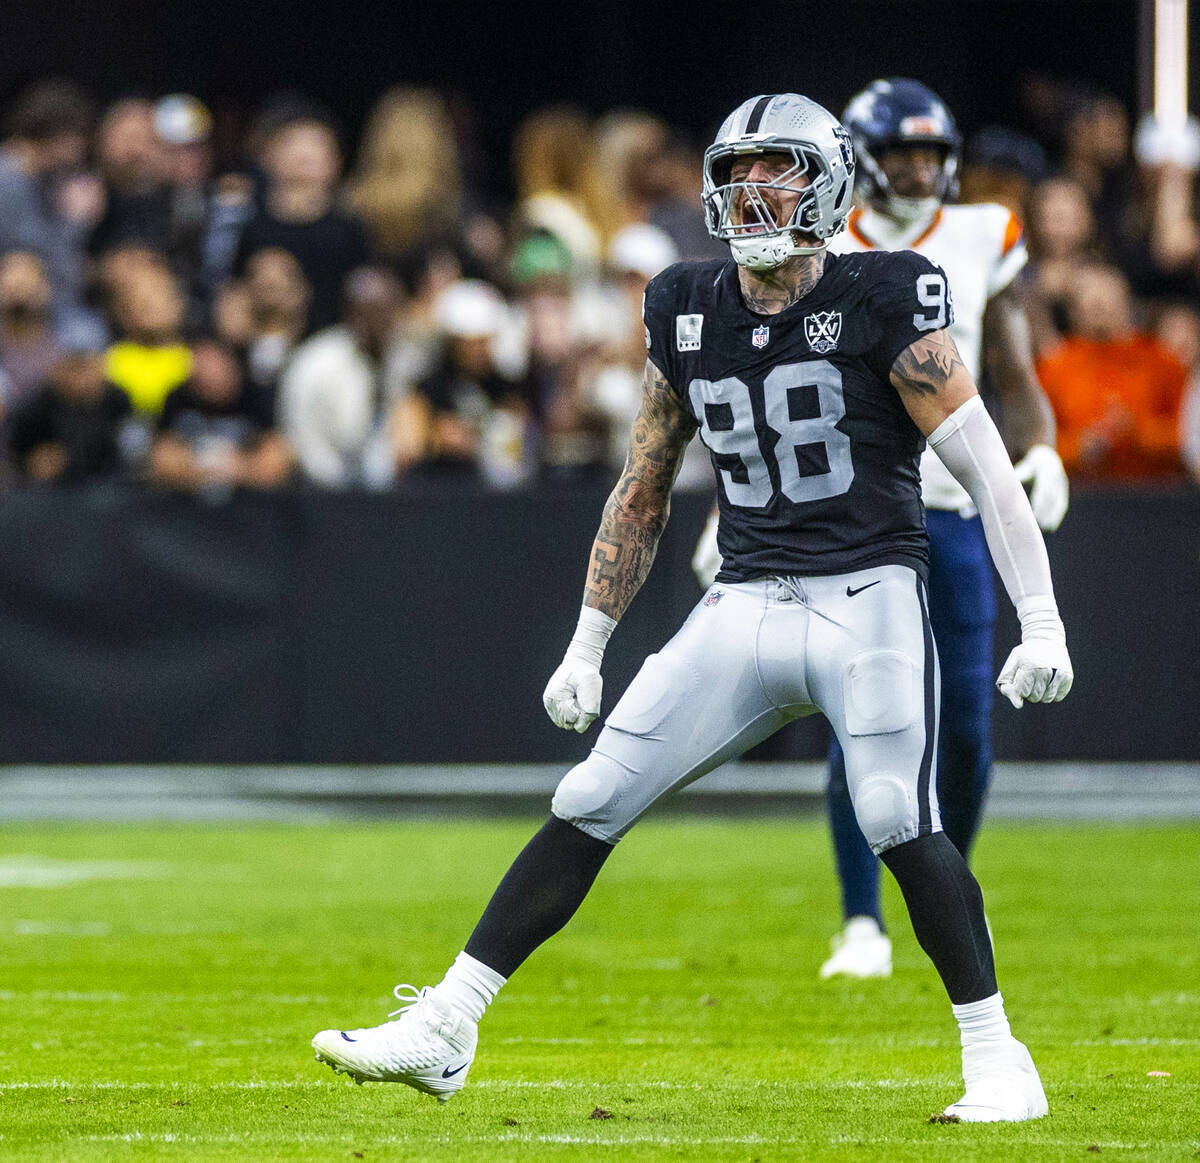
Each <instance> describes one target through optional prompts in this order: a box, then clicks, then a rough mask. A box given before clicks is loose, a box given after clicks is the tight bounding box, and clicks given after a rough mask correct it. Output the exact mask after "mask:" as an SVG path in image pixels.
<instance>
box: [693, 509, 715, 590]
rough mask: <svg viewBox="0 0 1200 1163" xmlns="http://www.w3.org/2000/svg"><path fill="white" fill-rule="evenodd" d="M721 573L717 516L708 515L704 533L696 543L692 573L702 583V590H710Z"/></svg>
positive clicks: (713, 514)
mask: <svg viewBox="0 0 1200 1163" xmlns="http://www.w3.org/2000/svg"><path fill="white" fill-rule="evenodd" d="M720 572H721V551H720V550H719V549H718V548H717V514H716V513H715V512H713V513H710V514H709V515H708V520H707V521H706V522H705V523H704V532H703V533H701V534H700V540H699V541H697V542H696V552H695V553H693V554H692V573H694V574H695V575H696V580H697V581H698V582H699V583H700V588H701V589H702V590H706V589H708V587H709V586H710V585H712V584H713V582H715V581H716V580H717V574H718V573H720Z"/></svg>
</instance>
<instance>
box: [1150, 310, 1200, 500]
mask: <svg viewBox="0 0 1200 1163" xmlns="http://www.w3.org/2000/svg"><path fill="white" fill-rule="evenodd" d="M1154 333H1155V335H1156V336H1157V338H1158V341H1159V343H1161V344H1162V345H1163V347H1165V348H1166V349H1167V351H1169V352H1170V353H1171V354H1172V355H1173V356H1174V357H1175V358H1176V359H1177V360H1178V361H1179V363H1180V364H1181V365H1182V366H1183V368H1184V369H1185V371H1186V373H1187V387H1186V389H1185V392H1184V400H1183V409H1182V416H1181V420H1180V445H1181V452H1182V455H1183V463H1184V467H1185V468H1186V469H1187V471H1188V473H1189V475H1190V476H1191V478H1192V480H1194V481H1196V482H1197V483H1198V484H1200V310H1198V309H1197V308H1196V306H1195V305H1194V303H1193V302H1182V301H1180V302H1174V303H1166V304H1164V305H1163V306H1162V308H1161V310H1160V311H1159V314H1158V322H1157V325H1156V326H1155V329H1154Z"/></svg>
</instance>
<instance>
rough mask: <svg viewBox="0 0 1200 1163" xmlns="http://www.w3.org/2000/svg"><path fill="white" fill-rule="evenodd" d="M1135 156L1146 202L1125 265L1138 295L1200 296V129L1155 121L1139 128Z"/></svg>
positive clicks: (1150, 118) (1145, 121)
mask: <svg viewBox="0 0 1200 1163" xmlns="http://www.w3.org/2000/svg"><path fill="white" fill-rule="evenodd" d="M1135 153H1136V156H1137V160H1138V176H1139V179H1140V181H1141V185H1142V191H1143V200H1142V205H1141V207H1140V215H1139V217H1138V219H1137V222H1136V225H1137V227H1138V232H1137V236H1136V239H1135V244H1134V246H1133V247H1132V248H1131V249H1132V254H1131V255H1130V256H1129V257H1128V258H1127V259H1126V261H1125V263H1124V265H1125V267H1126V269H1127V271H1128V273H1129V274H1130V277H1131V280H1132V282H1133V286H1134V290H1135V291H1136V292H1137V293H1138V294H1140V295H1146V296H1154V297H1163V296H1184V295H1186V296H1191V297H1193V298H1195V297H1197V296H1200V223H1197V220H1196V210H1195V190H1194V186H1195V179H1196V170H1197V168H1198V167H1200V127H1198V126H1197V124H1196V122H1195V121H1194V120H1189V121H1188V122H1186V123H1185V124H1184V125H1183V126H1182V127H1179V128H1176V129H1167V128H1166V127H1164V126H1161V125H1159V124H1158V122H1156V121H1155V119H1154V117H1153V116H1147V117H1145V118H1143V120H1142V123H1141V125H1140V126H1139V128H1138V134H1137V141H1136V146H1135Z"/></svg>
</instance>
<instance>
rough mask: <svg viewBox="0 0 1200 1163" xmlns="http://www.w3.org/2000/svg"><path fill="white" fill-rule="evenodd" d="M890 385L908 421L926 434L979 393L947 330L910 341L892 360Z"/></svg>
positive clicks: (930, 333) (923, 434)
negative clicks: (896, 394) (898, 397)
mask: <svg viewBox="0 0 1200 1163" xmlns="http://www.w3.org/2000/svg"><path fill="white" fill-rule="evenodd" d="M891 379H892V386H893V387H894V388H895V389H896V391H898V392H899V393H900V399H901V401H902V402H903V404H904V407H905V409H906V410H907V412H908V414H909V416H911V417H912V422H913V423H914V424H915V425H916V426H917V427H918V428H919V429H920V430H921V435H922V436H928V435H929V434H930V433H931V432H932V431H933V430H934V429H935V428H936V427H937V426H938V425H939V424H940V423H941V422H942V421H943V420H945V419H946V417H947V416H949V415H950V413H951V412H954V411H955V410H956V409H958V408H960V407H961V406H962V405H963V404H965V403H966V402H967V401H968V400H969V399H970V398H971V397H972V396H977V395H978V394H979V392H978V390H977V389H976V387H975V381H974V380H973V379H972V378H971V373H970V372H969V371H967V368H966V365H965V364H964V363H963V361H962V356H961V355H959V353H958V348H957V347H956V346H955V343H954V340H953V339H951V338H950V332H949V331H945V330H942V331H931V332H929V334H928V335H922V336H921V338H920V339H918V340H915V341H914V342H913V343H910V344H909V345H908V347H906V348H905V349H904V350H903V351H902V352H901V353H900V354H899V355H898V356H896V362H895V363H893V364H892V375H891Z"/></svg>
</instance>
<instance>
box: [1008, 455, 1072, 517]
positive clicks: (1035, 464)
mask: <svg viewBox="0 0 1200 1163" xmlns="http://www.w3.org/2000/svg"><path fill="white" fill-rule="evenodd" d="M1013 468H1014V469H1015V470H1016V474H1017V479H1018V480H1020V481H1021V483H1022V484H1029V485H1032V487H1031V488H1030V490H1029V504H1030V507H1031V508H1032V509H1033V515H1034V518H1035V519H1036V520H1037V523H1038V527H1039V528H1040V529H1041V530H1042V531H1043V532H1044V533H1053V532H1054V530H1055V529H1057V528H1058V527H1059V526H1060V525H1061V524H1062V519H1063V517H1065V516H1066V514H1067V504H1068V503H1069V499H1070V486H1069V485H1068V484H1067V470H1066V469H1065V468H1063V462H1062V459H1061V458H1060V457H1059V455H1058V453H1057V452H1055V451H1054V449H1053V448H1051V447H1050V445H1048V444H1035V445H1034V446H1033V447H1032V448H1031V449H1030V450H1029V451H1028V452H1027V453H1026V454H1025V455H1024V456H1023V457H1021V459H1020V460H1019V461H1017V463H1016V464H1015V465H1013Z"/></svg>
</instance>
